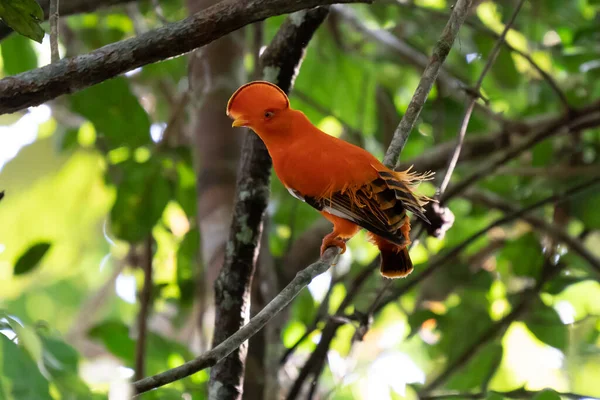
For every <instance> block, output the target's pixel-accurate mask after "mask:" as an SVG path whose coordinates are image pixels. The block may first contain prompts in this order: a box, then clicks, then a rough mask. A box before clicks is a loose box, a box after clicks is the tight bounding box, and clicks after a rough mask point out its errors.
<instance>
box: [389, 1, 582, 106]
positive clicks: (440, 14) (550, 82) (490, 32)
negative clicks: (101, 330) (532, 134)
mask: <svg viewBox="0 0 600 400" xmlns="http://www.w3.org/2000/svg"><path fill="white" fill-rule="evenodd" d="M390 3H391V4H394V5H397V6H400V7H407V8H418V9H421V10H423V11H425V12H426V13H427V14H428V15H432V16H434V17H437V18H440V19H444V20H447V19H448V17H449V14H448V13H446V12H444V11H439V10H436V9H433V8H429V7H421V6H418V5H417V4H415V3H414V2H406V3H405V2H401V1H398V0H390ZM465 25H466V26H468V27H470V28H473V30H475V31H477V32H478V33H483V34H485V35H488V36H490V37H492V38H494V39H496V40H498V39H499V38H500V35H498V34H497V33H496V32H494V31H493V30H491V29H489V28H487V27H486V26H483V25H482V24H478V23H476V22H473V21H470V20H469V19H467V20H466V21H465ZM503 45H504V47H506V48H507V49H508V50H510V51H511V52H513V53H515V54H518V55H519V56H521V57H523V58H524V59H525V60H526V61H527V62H528V63H529V65H531V67H532V68H533V69H535V70H536V71H537V72H538V73H539V74H540V76H541V77H542V78H543V79H544V80H545V81H546V83H548V86H550V88H551V89H552V90H553V91H554V93H556V96H557V97H558V98H559V100H560V102H561V103H562V104H563V108H564V109H565V110H570V109H571V107H570V105H569V101H568V100H567V96H565V94H564V93H563V92H562V90H561V89H560V87H559V86H558V84H557V83H556V81H555V80H554V78H552V76H550V74H548V72H546V71H545V70H544V69H542V67H540V66H539V64H538V63H536V62H535V60H534V59H533V58H532V57H531V56H530V55H529V54H527V53H526V52H524V51H521V50H519V49H517V48H516V47H513V46H512V45H511V44H510V43H508V42H506V41H505V42H503Z"/></svg>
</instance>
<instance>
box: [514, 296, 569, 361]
mask: <svg viewBox="0 0 600 400" xmlns="http://www.w3.org/2000/svg"><path fill="white" fill-rule="evenodd" d="M524 322H525V324H526V325H527V328H528V329H529V330H530V331H531V333H533V334H534V335H535V336H536V337H537V338H538V339H539V340H541V341H542V342H544V343H546V344H547V345H549V346H552V347H555V348H557V349H559V350H565V349H566V347H567V342H568V330H567V327H566V326H565V324H563V322H562V320H561V319H560V316H559V315H558V313H557V312H556V310H555V309H554V308H552V307H548V306H547V305H545V304H544V303H542V301H541V300H539V299H538V300H537V301H536V304H535V306H534V307H533V308H532V310H531V311H530V312H529V313H528V314H527V317H526V318H525V321H524Z"/></svg>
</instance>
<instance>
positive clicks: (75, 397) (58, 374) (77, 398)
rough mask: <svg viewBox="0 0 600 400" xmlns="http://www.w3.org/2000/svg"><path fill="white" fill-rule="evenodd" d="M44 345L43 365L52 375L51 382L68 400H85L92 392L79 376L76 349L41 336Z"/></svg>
mask: <svg viewBox="0 0 600 400" xmlns="http://www.w3.org/2000/svg"><path fill="white" fill-rule="evenodd" d="M41 339H42V343H43V346H44V365H45V368H46V371H48V373H49V374H50V375H51V376H52V383H54V384H55V385H56V387H57V388H58V390H59V391H60V392H61V393H62V395H63V398H68V399H70V400H87V399H90V398H92V394H91V392H90V389H89V388H88V387H87V385H86V384H85V383H84V382H83V381H82V380H81V378H79V375H78V364H79V355H78V354H77V351H76V350H75V349H74V348H73V347H71V346H69V345H68V344H66V343H65V342H63V341H61V340H59V339H56V338H52V337H48V336H43V335H42V336H41Z"/></svg>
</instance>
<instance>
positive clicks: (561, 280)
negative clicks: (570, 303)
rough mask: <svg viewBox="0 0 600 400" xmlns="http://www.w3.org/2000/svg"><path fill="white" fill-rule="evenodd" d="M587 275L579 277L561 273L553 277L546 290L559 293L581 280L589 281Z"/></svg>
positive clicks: (545, 287)
mask: <svg viewBox="0 0 600 400" xmlns="http://www.w3.org/2000/svg"><path fill="white" fill-rule="evenodd" d="M587 280H588V278H587V277H577V276H569V275H561V276H559V277H556V278H554V279H552V280H551V281H550V282H548V283H547V284H546V285H545V286H544V292H546V293H550V294H553V295H557V294H559V293H561V292H562V291H563V290H565V289H566V288H568V287H569V286H571V285H574V284H576V283H579V282H583V281H587Z"/></svg>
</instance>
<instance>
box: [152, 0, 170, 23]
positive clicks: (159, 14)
mask: <svg viewBox="0 0 600 400" xmlns="http://www.w3.org/2000/svg"><path fill="white" fill-rule="evenodd" d="M152 7H154V12H155V13H156V16H157V17H158V20H159V21H160V22H162V23H163V24H168V23H169V21H168V20H167V19H166V18H165V14H164V12H163V9H162V7H161V5H160V2H159V0H152Z"/></svg>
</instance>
